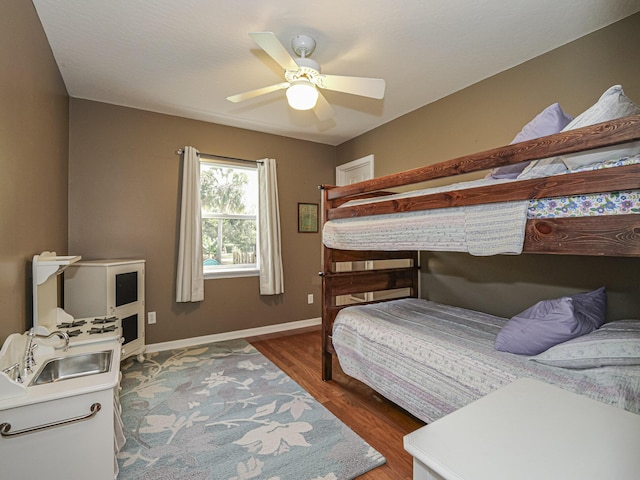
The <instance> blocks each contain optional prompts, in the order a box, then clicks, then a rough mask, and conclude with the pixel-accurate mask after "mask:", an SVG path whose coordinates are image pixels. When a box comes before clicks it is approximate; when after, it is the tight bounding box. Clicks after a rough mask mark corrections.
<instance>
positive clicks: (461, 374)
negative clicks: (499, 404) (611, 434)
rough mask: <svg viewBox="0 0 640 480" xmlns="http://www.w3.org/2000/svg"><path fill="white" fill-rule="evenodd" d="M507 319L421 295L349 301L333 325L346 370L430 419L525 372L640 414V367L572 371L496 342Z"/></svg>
mask: <svg viewBox="0 0 640 480" xmlns="http://www.w3.org/2000/svg"><path fill="white" fill-rule="evenodd" d="M506 322H507V319H505V318H501V317H496V316H493V315H489V314H485V313H481V312H475V311H471V310H466V309H463V308H458V307H452V306H448V305H442V304H438V303H435V302H430V301H427V300H420V299H402V300H394V301H390V302H384V303H376V304H371V305H362V306H359V305H358V306H351V307H348V308H345V309H343V310H341V311H340V313H339V314H338V316H337V318H336V321H335V322H334V326H333V338H332V342H333V346H334V349H335V351H336V353H337V356H338V360H339V362H340V366H341V368H342V370H343V371H344V372H345V373H346V374H347V375H349V376H351V377H353V378H356V379H358V380H360V381H362V382H363V383H365V384H367V385H369V386H370V387H372V388H373V389H374V390H376V391H377V392H379V393H380V394H381V395H383V396H384V397H386V398H387V399H389V400H391V401H392V402H394V403H396V404H397V405H399V406H400V407H402V408H404V409H405V410H407V411H408V412H409V413H411V414H412V415H414V416H416V417H417V418H419V419H421V420H423V421H425V422H427V423H429V422H432V421H435V420H437V419H439V418H441V417H443V416H445V415H447V414H448V413H451V412H453V411H454V410H457V409H459V408H461V407H463V406H465V405H467V404H469V403H471V402H473V401H475V400H477V399H479V398H481V397H483V396H484V395H486V394H488V393H491V392H492V391H494V390H497V389H498V388H500V387H503V386H505V385H507V384H509V383H511V382H513V381H514V380H516V379H518V378H522V377H529V378H535V379H538V380H541V381H544V382H547V383H551V384H554V385H557V386H559V387H561V388H564V389H566V390H569V391H572V392H575V393H578V394H581V395H586V396H588V397H591V398H593V399H595V400H598V401H601V402H603V403H606V404H609V405H613V406H616V407H619V408H623V409H625V410H629V411H631V412H633V413H637V414H640V366H624V367H612V366H609V367H600V368H591V369H584V370H575V369H568V368H561V367H555V366H548V365H543V364H539V363H537V362H535V361H532V360H531V357H528V356H523V355H515V354H511V353H506V352H500V351H497V350H495V349H494V342H495V339H496V336H497V334H498V332H499V331H500V329H501V328H502V326H503V325H504V324H505V323H506Z"/></svg>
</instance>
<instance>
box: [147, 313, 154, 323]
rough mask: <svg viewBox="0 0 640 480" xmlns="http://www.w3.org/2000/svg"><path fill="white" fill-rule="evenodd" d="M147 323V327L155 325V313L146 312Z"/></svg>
mask: <svg viewBox="0 0 640 480" xmlns="http://www.w3.org/2000/svg"><path fill="white" fill-rule="evenodd" d="M147 323H148V324H149V325H153V324H154V323H156V312H147Z"/></svg>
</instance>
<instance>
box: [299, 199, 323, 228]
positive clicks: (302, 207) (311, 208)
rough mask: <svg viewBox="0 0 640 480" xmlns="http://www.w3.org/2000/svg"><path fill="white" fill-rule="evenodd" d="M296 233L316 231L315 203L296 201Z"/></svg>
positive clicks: (316, 212) (316, 210)
mask: <svg viewBox="0 0 640 480" xmlns="http://www.w3.org/2000/svg"><path fill="white" fill-rule="evenodd" d="M298 233H318V204H317V203H298Z"/></svg>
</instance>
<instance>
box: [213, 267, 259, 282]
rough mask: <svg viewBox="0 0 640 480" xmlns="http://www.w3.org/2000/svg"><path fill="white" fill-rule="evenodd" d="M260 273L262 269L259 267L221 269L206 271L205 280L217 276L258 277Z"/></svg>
mask: <svg viewBox="0 0 640 480" xmlns="http://www.w3.org/2000/svg"><path fill="white" fill-rule="evenodd" d="M259 275H260V270H258V269H257V268H247V269H236V270H231V269H229V270H225V269H220V270H218V271H216V272H205V273H204V279H205V280H214V279H217V278H238V277H257V276H259Z"/></svg>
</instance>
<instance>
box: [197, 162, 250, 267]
mask: <svg viewBox="0 0 640 480" xmlns="http://www.w3.org/2000/svg"><path fill="white" fill-rule="evenodd" d="M248 163H251V162H248ZM203 164H204V165H210V166H216V167H223V168H234V169H238V170H251V171H255V172H256V175H257V171H258V165H257V164H255V165H247V162H239V161H238V162H236V161H233V160H226V159H225V160H222V159H218V158H215V157H213V158H211V159H208V158H207V159H202V158H201V159H200V169H201V170H200V172H202V166H203ZM201 185H202V184H201ZM256 187H257V186H256ZM256 194H257V192H256ZM257 198H258V201H259V195H257ZM258 211H259V209H258V206H257V205H256V213H255V215H254V214H227V213H209V212H205V211H204V209H203V207H202V206H201V207H200V215H201V220H200V223H201V229H202V233H201V235H204V229H203V228H202V226H203V225H202V224H203V222H204V220H205V219H216V220H220V221H222V220H234V219H238V220H252V219H253V220H255V224H256V262H255V264H240V265H241V266H234V265H219V266H215V267H213V268H212V267H205V266H203V275H204V279H205V280H209V279H216V278H240V277H256V276H259V275H260V266H259V265H260V263H259V254H260V248H259V235H258V228H259V222H258Z"/></svg>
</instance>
